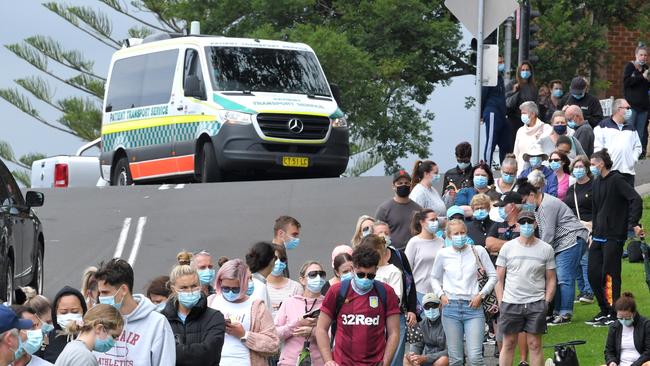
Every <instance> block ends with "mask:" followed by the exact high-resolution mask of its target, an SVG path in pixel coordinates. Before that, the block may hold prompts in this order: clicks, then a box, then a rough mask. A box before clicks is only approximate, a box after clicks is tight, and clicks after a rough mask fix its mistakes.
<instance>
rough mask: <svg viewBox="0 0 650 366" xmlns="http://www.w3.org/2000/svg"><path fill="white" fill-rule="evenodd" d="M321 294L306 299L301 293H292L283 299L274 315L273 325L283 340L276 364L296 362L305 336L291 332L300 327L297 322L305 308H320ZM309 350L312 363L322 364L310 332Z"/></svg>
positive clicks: (314, 338) (290, 365)
mask: <svg viewBox="0 0 650 366" xmlns="http://www.w3.org/2000/svg"><path fill="white" fill-rule="evenodd" d="M323 298H324V297H323V296H319V297H318V298H316V299H308V298H306V297H304V296H302V295H294V296H292V297H290V298H288V299H287V300H285V301H284V302H283V303H282V305H280V309H279V310H278V313H277V314H276V315H275V326H276V329H277V331H278V335H279V336H280V339H281V340H283V341H284V347H282V353H281V354H280V362H279V363H278V365H283V366H284V365H287V366H292V365H295V364H296V360H297V359H298V355H300V351H302V348H303V345H304V344H305V340H306V338H305V337H295V336H294V335H293V332H294V331H295V330H296V329H297V328H298V327H300V324H299V322H300V321H301V320H302V319H303V317H302V316H303V315H304V314H305V313H306V312H305V310H310V309H311V311H314V310H317V309H320V307H321V305H322V304H323ZM309 341H310V344H309V351H310V353H311V362H312V365H315V366H318V365H324V364H325V363H324V362H323V358H322V357H321V354H320V351H319V350H318V344H317V343H316V337H314V335H313V334H312V335H311V337H310V338H309Z"/></svg>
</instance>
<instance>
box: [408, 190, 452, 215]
mask: <svg viewBox="0 0 650 366" xmlns="http://www.w3.org/2000/svg"><path fill="white" fill-rule="evenodd" d="M409 198H410V199H411V201H414V202H415V203H417V204H418V205H420V206H422V208H430V209H432V210H434V211H435V212H436V213H437V214H438V216H446V215H447V206H445V203H444V202H443V200H442V197H441V196H440V193H438V191H436V189H435V188H433V187H431V189H429V188H426V187H425V186H423V185H422V184H421V183H418V184H416V185H415V187H413V190H412V191H411V194H409Z"/></svg>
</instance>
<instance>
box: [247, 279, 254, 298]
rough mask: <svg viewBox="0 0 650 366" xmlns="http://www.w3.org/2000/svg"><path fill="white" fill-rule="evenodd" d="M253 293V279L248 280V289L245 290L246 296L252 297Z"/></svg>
mask: <svg viewBox="0 0 650 366" xmlns="http://www.w3.org/2000/svg"><path fill="white" fill-rule="evenodd" d="M253 292H255V282H253V279H252V278H251V279H249V280H248V289H247V290H246V295H247V296H252V295H253Z"/></svg>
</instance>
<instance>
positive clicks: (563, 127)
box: [553, 125, 566, 136]
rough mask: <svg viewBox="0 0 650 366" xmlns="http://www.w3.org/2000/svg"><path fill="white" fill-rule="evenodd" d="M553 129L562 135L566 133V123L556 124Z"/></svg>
mask: <svg viewBox="0 0 650 366" xmlns="http://www.w3.org/2000/svg"><path fill="white" fill-rule="evenodd" d="M553 131H555V133H557V134H558V135H560V136H562V135H564V134H566V125H555V126H553Z"/></svg>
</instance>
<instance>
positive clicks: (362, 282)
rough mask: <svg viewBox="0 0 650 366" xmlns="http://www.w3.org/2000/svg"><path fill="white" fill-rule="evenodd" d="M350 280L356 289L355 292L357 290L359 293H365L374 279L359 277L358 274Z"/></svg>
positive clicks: (370, 287) (368, 290)
mask: <svg viewBox="0 0 650 366" xmlns="http://www.w3.org/2000/svg"><path fill="white" fill-rule="evenodd" d="M352 281H354V286H355V287H356V289H357V292H359V295H365V294H367V293H368V292H370V290H372V284H373V282H374V281H375V280H371V279H368V278H359V276H356V275H355V276H353V277H352Z"/></svg>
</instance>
